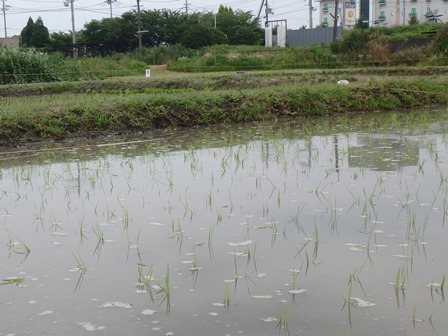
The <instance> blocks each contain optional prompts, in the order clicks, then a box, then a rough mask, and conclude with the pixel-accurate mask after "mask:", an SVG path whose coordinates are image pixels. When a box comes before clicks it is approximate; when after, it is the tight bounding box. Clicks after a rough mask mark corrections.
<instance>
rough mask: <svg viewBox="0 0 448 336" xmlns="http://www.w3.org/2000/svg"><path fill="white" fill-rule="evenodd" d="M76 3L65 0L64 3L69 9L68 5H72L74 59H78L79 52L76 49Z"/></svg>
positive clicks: (72, 0) (71, 0) (73, 0)
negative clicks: (74, 4) (74, 5)
mask: <svg viewBox="0 0 448 336" xmlns="http://www.w3.org/2000/svg"><path fill="white" fill-rule="evenodd" d="M74 2H75V0H65V1H64V6H65V7H68V5H69V4H70V12H71V14H72V43H73V57H74V58H77V57H78V50H77V49H76V46H75V44H76V29H75V9H74V7H73V3H74Z"/></svg>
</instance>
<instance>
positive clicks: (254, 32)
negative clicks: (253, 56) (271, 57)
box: [216, 5, 263, 45]
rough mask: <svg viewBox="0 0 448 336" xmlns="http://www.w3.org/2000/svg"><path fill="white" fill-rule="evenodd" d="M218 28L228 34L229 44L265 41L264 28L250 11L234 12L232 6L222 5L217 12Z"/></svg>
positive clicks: (250, 43) (252, 43) (251, 43)
mask: <svg viewBox="0 0 448 336" xmlns="http://www.w3.org/2000/svg"><path fill="white" fill-rule="evenodd" d="M216 28H218V29H219V30H220V31H222V32H223V33H224V34H225V35H226V36H227V39H228V40H229V44H233V45H238V44H247V45H254V44H255V45H258V44H261V43H262V42H263V30H262V29H261V27H260V24H259V22H258V20H257V18H255V17H254V16H253V15H252V14H251V12H249V11H247V12H245V11H241V10H237V11H235V12H234V11H233V9H232V8H230V7H225V6H222V5H221V6H220V7H219V10H218V13H217V14H216Z"/></svg>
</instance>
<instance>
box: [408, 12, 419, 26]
mask: <svg viewBox="0 0 448 336" xmlns="http://www.w3.org/2000/svg"><path fill="white" fill-rule="evenodd" d="M408 23H409V24H410V25H416V24H419V22H418V20H417V15H416V14H410V15H409V21H408Z"/></svg>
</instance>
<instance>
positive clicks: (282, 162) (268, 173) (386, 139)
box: [0, 111, 448, 335]
mask: <svg viewBox="0 0 448 336" xmlns="http://www.w3.org/2000/svg"><path fill="white" fill-rule="evenodd" d="M446 114H447V113H446V112H443V111H442V112H438V113H435V112H432V113H423V112H419V113H418V114H407V115H406V116H399V115H397V114H385V115H376V116H370V117H366V116H363V118H354V117H349V118H332V119H331V120H330V119H325V120H321V121H319V122H316V121H306V120H298V121H293V122H291V121H290V122H284V123H275V124H269V125H265V124H247V125H233V126H219V127H211V128H207V129H194V130H166V131H157V132H154V133H152V134H151V135H148V134H142V135H139V136H133V137H122V138H118V137H110V138H105V139H100V140H98V141H96V142H91V143H88V142H75V141H74V142H72V143H64V144H59V145H56V144H53V145H48V146H43V145H40V146H37V145H36V146H29V147H26V148H22V149H16V150H9V151H7V150H5V151H4V152H3V153H2V154H1V155H0V163H1V170H0V202H1V203H0V226H1V227H0V230H1V232H2V233H1V236H0V239H1V243H0V291H1V295H0V309H1V312H2V313H1V314H0V334H4V335H7V334H17V335H22V334H33V335H35V334H49V335H63V334H74V335H78V334H83V333H87V332H90V333H91V332H96V333H104V334H108V335H142V334H160V335H273V334H274V333H280V334H291V335H300V334H305V335H378V334H386V335H401V334H406V335H429V334H431V335H443V334H444V331H445V330H446V329H447V328H448V322H447V321H446V319H445V316H446V314H447V307H446V304H445V292H444V290H445V275H446V274H447V273H448V262H447V260H446V258H445V257H444V256H445V255H446V252H447V251H446V244H445V239H444V236H445V235H447V232H446V230H447V229H446V227H445V222H446V218H447V215H448V197H447V195H448V188H447V187H448V175H447V172H448V169H447V168H448V157H447V156H448V155H447V152H448V150H447V146H448V141H447V138H446V135H445V134H446V131H447V130H448V123H447V122H446V119H447V118H446V117H447V115H446Z"/></svg>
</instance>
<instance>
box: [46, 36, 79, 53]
mask: <svg viewBox="0 0 448 336" xmlns="http://www.w3.org/2000/svg"><path fill="white" fill-rule="evenodd" d="M72 39H73V36H72V34H71V33H64V32H57V33H52V34H51V35H50V41H49V43H48V48H47V49H48V51H50V52H56V51H64V50H65V49H66V48H67V46H68V45H70V44H72V41H73V40H72Z"/></svg>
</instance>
